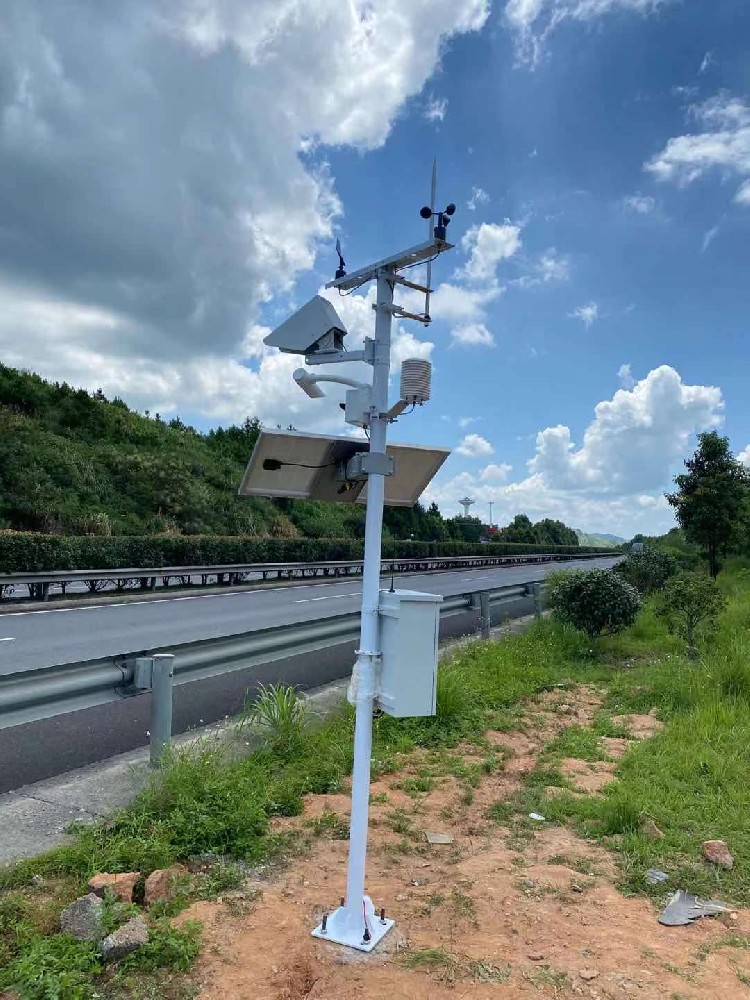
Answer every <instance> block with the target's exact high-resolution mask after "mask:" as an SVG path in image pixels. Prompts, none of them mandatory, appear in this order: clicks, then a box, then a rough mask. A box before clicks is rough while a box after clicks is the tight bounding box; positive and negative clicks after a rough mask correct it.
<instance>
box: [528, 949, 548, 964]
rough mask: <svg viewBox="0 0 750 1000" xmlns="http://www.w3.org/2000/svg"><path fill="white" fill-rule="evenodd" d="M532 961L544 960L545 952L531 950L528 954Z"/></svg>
mask: <svg viewBox="0 0 750 1000" xmlns="http://www.w3.org/2000/svg"><path fill="white" fill-rule="evenodd" d="M526 957H527V958H528V960H529V961H530V962H543V961H544V952H541V951H530V952H529V953H528V955H527V956H526Z"/></svg>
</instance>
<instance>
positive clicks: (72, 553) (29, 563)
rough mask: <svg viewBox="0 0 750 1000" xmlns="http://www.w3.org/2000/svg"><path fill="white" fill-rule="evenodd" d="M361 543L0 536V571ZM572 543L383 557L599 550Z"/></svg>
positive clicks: (311, 551) (349, 547)
mask: <svg viewBox="0 0 750 1000" xmlns="http://www.w3.org/2000/svg"><path fill="white" fill-rule="evenodd" d="M362 549H363V543H362V541H361V540H360V539H353V538H352V539H348V538H257V537H255V536H240V537H218V536H214V535H192V536H174V537H173V536H170V535H156V536H149V537H137V536H128V535H120V536H115V537H97V536H93V535H92V536H90V535H84V536H70V535H42V534H29V533H25V532H6V533H2V534H0V573H36V572H38V573H41V572H45V571H50V572H51V571H54V570H69V569H119V568H131V567H132V568H147V567H154V568H158V567H161V566H213V565H215V566H228V565H232V564H237V563H259V562H316V561H324V560H329V559H361V558H362ZM604 551H609V550H605V549H595V548H587V547H578V546H575V545H526V544H517V543H508V542H490V543H487V544H486V545H472V544H467V543H466V542H409V541H405V542H404V541H389V542H385V543H384V546H383V555H384V557H385V558H393V557H405V558H420V557H421V558H425V559H426V558H429V557H431V556H472V555H485V556H486V555H488V554H490V553H493V554H496V555H513V554H521V553H534V552H555V553H560V554H562V553H575V552H592V553H593V552H604Z"/></svg>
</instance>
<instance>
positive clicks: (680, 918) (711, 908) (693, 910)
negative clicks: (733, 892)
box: [659, 889, 731, 927]
mask: <svg viewBox="0 0 750 1000" xmlns="http://www.w3.org/2000/svg"><path fill="white" fill-rule="evenodd" d="M730 909H731V907H730V906H727V904H726V903H720V902H719V901H718V900H715V899H698V897H697V896H693V895H692V893H689V892H685V890H684V889H678V890H677V892H676V893H675V894H674V895H673V896H672V898H671V899H670V900H669V902H668V903H667V905H666V906H665V907H664V909H663V910H662V912H661V913H660V915H659V923H660V924H664V925H665V926H667V927H680V926H683V925H684V924H689V923H690V922H691V921H693V920H697V919H698V917H715V916H716V915H717V914H718V913H727V912H729V910H730Z"/></svg>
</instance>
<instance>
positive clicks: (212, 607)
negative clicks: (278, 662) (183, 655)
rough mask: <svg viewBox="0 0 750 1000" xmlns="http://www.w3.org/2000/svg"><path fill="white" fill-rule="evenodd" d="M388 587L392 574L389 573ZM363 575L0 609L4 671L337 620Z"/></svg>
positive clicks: (411, 580)
mask: <svg viewBox="0 0 750 1000" xmlns="http://www.w3.org/2000/svg"><path fill="white" fill-rule="evenodd" d="M616 561H617V558H612V559H607V558H605V559H602V558H599V559H591V560H587V559H582V560H580V561H579V560H577V561H576V563H575V567H576V568H585V567H590V566H601V567H605V566H611V565H614V563H615V562H616ZM562 568H571V563H570V562H549V563H541V564H535V565H529V566H497V567H485V568H483V569H475V570H470V569H463V570H457V571H448V572H445V571H444V572H433V573H420V574H414V575H408V576H399V577H398V584H397V585H398V587H399V588H402V589H407V590H424V591H428V592H430V593H435V594H442V595H443V596H444V597H449V596H452V595H455V594H466V593H469V592H471V591H472V590H486V589H488V588H492V587H503V586H509V585H511V584H514V583H525V582H528V581H531V580H541V579H543V578H544V576H546V575H547V574H548V573H550V572H553V571H554V570H558V569H562ZM383 584H384V586H388V585H389V580H388V579H384V581H383ZM361 594H362V581H361V578H359V577H354V578H352V579H349V580H338V581H336V582H326V583H323V582H317V583H309V584H279V585H277V586H269V587H263V588H260V587H255V588H252V589H246V590H231V591H223V592H222V591H214V592H209V593H199V594H189V595H183V596H179V594H173V595H170V596H168V597H161V598H151V599H145V600H135V601H132V600H131V601H123V602H121V603H115V604H111V603H108V604H104V603H96V602H95V601H92V602H91V603H87V604H84V605H82V606H79V607H73V608H54V607H51V608H42V609H36V610H29V611H23V610H17V611H9V612H6V613H4V614H0V675H3V674H10V673H16V672H18V671H23V670H30V669H35V668H37V667H44V666H52V665H54V664H59V663H71V662H74V661H77V660H85V659H93V658H95V657H98V656H109V655H113V654H116V653H130V652H133V651H134V650H139V649H153V648H156V647H158V646H163V645H169V644H172V643H178V642H190V641H192V640H195V639H209V638H215V637H217V636H223V635H235V634H237V633H239V632H249V631H253V630H254V629H261V628H269V627H270V626H273V625H288V624H292V623H294V622H299V621H308V620H310V619H320V618H330V617H333V616H335V615H339V614H343V613H344V612H348V611H356V610H357V607H358V601H359V599H360V597H361Z"/></svg>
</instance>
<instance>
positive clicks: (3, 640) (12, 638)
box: [0, 636, 16, 642]
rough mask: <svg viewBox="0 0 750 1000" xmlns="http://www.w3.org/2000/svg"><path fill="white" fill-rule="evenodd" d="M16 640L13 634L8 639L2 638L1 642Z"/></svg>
mask: <svg viewBox="0 0 750 1000" xmlns="http://www.w3.org/2000/svg"><path fill="white" fill-rule="evenodd" d="M15 641H16V640H15V638H14V637H13V636H9V637H8V638H7V639H0V642H15Z"/></svg>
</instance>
